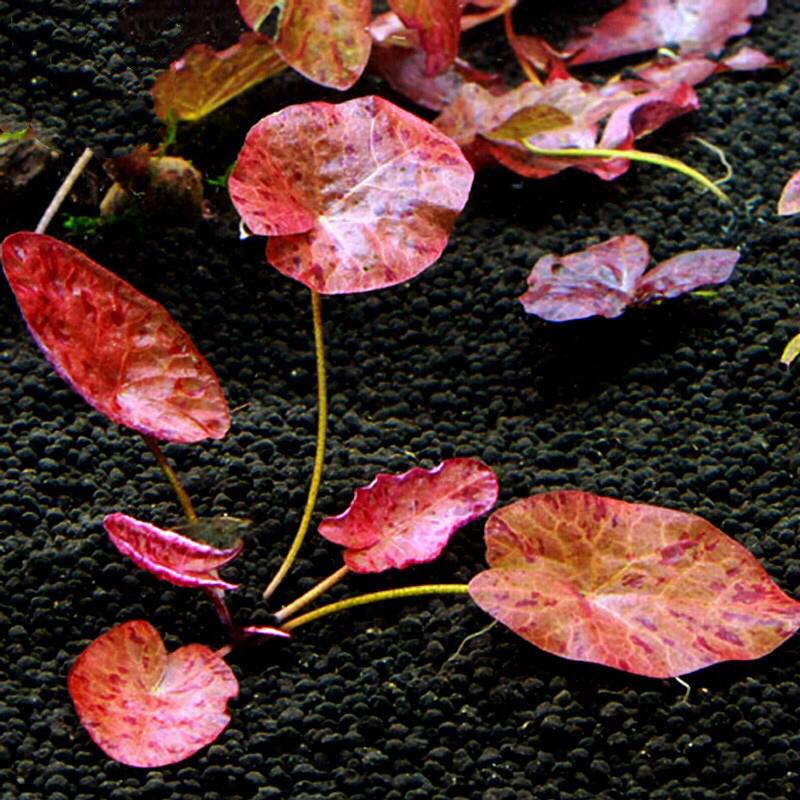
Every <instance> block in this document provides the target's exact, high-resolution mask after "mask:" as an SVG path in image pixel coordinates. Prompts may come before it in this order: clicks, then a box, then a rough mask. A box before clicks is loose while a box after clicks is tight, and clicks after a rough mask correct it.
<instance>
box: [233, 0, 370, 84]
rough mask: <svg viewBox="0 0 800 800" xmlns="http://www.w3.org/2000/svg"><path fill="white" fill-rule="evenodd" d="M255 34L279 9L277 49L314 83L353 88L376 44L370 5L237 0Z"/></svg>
mask: <svg viewBox="0 0 800 800" xmlns="http://www.w3.org/2000/svg"><path fill="white" fill-rule="evenodd" d="M238 5H239V12H240V13H241V15H242V18H243V19H244V21H245V22H246V23H247V24H248V25H249V26H250V27H251V28H253V29H254V30H257V29H258V27H259V26H260V25H261V24H262V23H263V22H264V20H265V19H266V18H267V16H268V15H269V13H270V12H271V11H272V10H273V9H274V8H276V7H280V17H279V20H278V35H277V38H276V40H275V49H276V50H277V51H278V53H279V54H280V56H281V58H282V59H283V60H284V61H285V62H286V63H287V64H288V65H289V66H290V67H292V68H293V69H295V70H297V71H298V72H299V73H300V74H301V75H304V76H305V77H306V78H308V79H309V80H312V81H314V82H315V83H319V84H321V85H322V86H331V87H333V88H334V89H349V88H350V87H351V86H352V85H353V84H354V83H355V82H356V81H357V80H358V79H359V77H360V76H361V73H362V72H363V71H364V67H365V66H366V64H367V59H368V58H369V51H370V47H371V45H372V41H371V39H370V35H369V33H368V31H367V26H368V25H369V21H370V0H238Z"/></svg>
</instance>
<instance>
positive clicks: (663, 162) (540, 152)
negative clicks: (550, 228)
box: [520, 139, 730, 203]
mask: <svg viewBox="0 0 800 800" xmlns="http://www.w3.org/2000/svg"><path fill="white" fill-rule="evenodd" d="M520 143H521V144H522V146H523V147H525V148H526V149H527V150H529V151H530V152H531V153H533V154H534V155H536V156H544V157H546V158H627V159H628V161H642V162H644V163H645V164H655V165H656V166H659V167H666V168H667V169H672V170H675V172H680V173H681V174H682V175H686V177H687V178H691V179H692V180H693V181H694V182H695V183H698V184H700V186H702V187H703V188H704V189H708V191H710V192H712V193H713V194H714V195H715V196H716V197H718V198H719V199H720V200H721V201H722V202H723V203H729V202H730V198H729V197H728V195H726V194H725V192H723V191H722V189H720V188H719V186H717V185H716V184H715V183H714V182H713V181H712V180H710V179H709V178H707V177H706V176H705V175H703V173H702V172H698V171H697V170H696V169H693V168H692V167H690V166H688V165H687V164H684V163H683V161H679V160H678V159H677V158H670V156H662V155H661V154H660V153H650V152H647V151H645V150H609V149H606V148H600V147H598V148H587V149H583V148H580V147H562V148H552V149H551V148H546V147H536V145H533V144H531V143H530V142H528V141H525V140H524V139H522V140H520Z"/></svg>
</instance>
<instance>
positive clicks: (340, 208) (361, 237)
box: [229, 97, 473, 294]
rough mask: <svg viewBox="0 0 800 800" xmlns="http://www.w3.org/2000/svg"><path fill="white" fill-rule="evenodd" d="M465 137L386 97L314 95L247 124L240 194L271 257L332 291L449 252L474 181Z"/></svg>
mask: <svg viewBox="0 0 800 800" xmlns="http://www.w3.org/2000/svg"><path fill="white" fill-rule="evenodd" d="M472 177H473V173H472V169H471V168H470V166H469V164H468V163H467V162H466V160H465V159H464V157H463V156H462V154H461V152H460V151H459V149H458V147H457V146H456V145H455V144H454V143H453V142H452V141H450V140H449V139H448V138H447V137H446V136H444V135H443V134H441V133H439V131H437V130H436V129H435V128H434V127H433V126H431V125H430V124H428V123H427V122H425V121H423V120H421V119H419V118H418V117H415V116H414V115H412V114H409V113H408V112H406V111H403V110H401V109H399V108H398V107H397V106H395V105H393V104H392V103H390V102H388V101H387V100H384V99H382V98H380V97H363V98H360V99H357V100H350V101H349V102H346V103H341V104H340V105H331V104H329V103H307V104H304V105H297V106H289V107H288V108H285V109H283V110H282V111H279V112H278V113H277V114H272V115H270V116H268V117H265V118H264V119H262V120H261V122H259V123H257V124H256V125H255V126H254V127H253V128H252V129H251V130H250V133H249V134H248V135H247V139H246V141H245V144H244V147H243V148H242V152H241V153H240V155H239V160H238V162H237V164H236V167H235V169H234V171H233V174H232V175H231V178H230V182H229V188H230V193H231V199H232V200H233V203H234V205H235V206H236V209H237V210H238V212H239V214H240V215H241V216H242V219H243V221H244V223H245V224H246V225H247V227H248V228H249V229H250V230H251V231H253V232H254V233H257V234H266V235H268V236H271V237H273V238H271V239H270V240H269V243H268V246H267V259H268V261H269V262H270V263H271V264H272V265H273V266H274V267H275V268H276V269H277V270H278V271H279V272H282V273H283V274H284V275H288V276H289V277H291V278H294V279H295V280H298V281H300V282H301V283H303V284H305V285H306V286H308V287H309V288H311V289H314V290H315V291H317V292H320V293H322V294H342V293H347V292H364V291H370V290H372V289H379V288H381V287H384V286H392V285H394V284H397V283H402V282H403V281H406V280H409V279H410V278H413V277H414V276H415V275H418V274H419V273H420V272H422V271H423V270H425V269H426V268H427V267H429V266H430V265H431V264H432V263H433V262H434V261H436V259H437V258H438V257H439V256H440V255H441V252H442V250H443V249H444V246H445V244H446V243H447V237H448V235H449V233H450V230H451V229H452V227H453V224H454V223H455V219H456V217H457V215H458V213H459V211H461V209H462V208H463V207H464V204H465V203H466V201H467V197H468V195H469V189H470V186H471V184H472Z"/></svg>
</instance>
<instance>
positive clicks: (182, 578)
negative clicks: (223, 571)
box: [103, 512, 243, 589]
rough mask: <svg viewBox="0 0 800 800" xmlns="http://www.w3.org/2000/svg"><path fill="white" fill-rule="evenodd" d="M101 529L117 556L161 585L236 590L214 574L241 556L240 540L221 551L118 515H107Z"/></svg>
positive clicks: (186, 537)
mask: <svg viewBox="0 0 800 800" xmlns="http://www.w3.org/2000/svg"><path fill="white" fill-rule="evenodd" d="M103 526H104V527H105V529H106V533H107V534H108V536H109V538H110V539H111V541H112V542H113V543H114V546H115V547H116V548H117V550H119V551H120V553H122V554H123V555H125V556H128V558H130V559H131V560H132V561H133V562H134V564H136V565H137V566H138V567H141V568H142V569H146V570H147V571H148V572H152V573H153V575H155V576H156V577H158V578H161V580H163V581H167V582H168V583H173V584H175V585H176V586H186V587H189V588H202V587H207V588H212V587H213V588H218V589H236V588H238V587H237V586H236V585H235V584H232V583H228V582H227V581H223V580H222V579H221V578H220V577H219V573H218V572H217V570H218V569H219V568H220V567H221V566H223V565H224V564H227V563H228V562H229V561H231V560H232V559H234V558H236V556H238V555H239V553H241V551H242V546H243V542H242V540H241V539H239V540H238V541H236V542H235V543H233V544H232V545H231V546H230V547H226V548H225V549H220V548H217V547H213V546H212V545H209V544H205V543H203V542H199V541H196V540H194V539H190V538H189V537H188V536H184V535H183V534H181V533H178V532H177V531H171V530H165V529H163V528H158V527H156V526H155V525H151V524H150V523H148V522H142V521H140V520H138V519H134V518H133V517H129V516H128V515H127V514H121V513H119V512H117V513H114V514H109V515H108V516H107V517H106V518H105V519H104V520H103Z"/></svg>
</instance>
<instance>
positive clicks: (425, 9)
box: [389, 0, 461, 77]
mask: <svg viewBox="0 0 800 800" xmlns="http://www.w3.org/2000/svg"><path fill="white" fill-rule="evenodd" d="M389 7H390V8H391V9H392V11H394V12H395V14H397V16H398V17H399V18H400V20H401V21H402V22H403V24H404V25H406V26H407V27H409V28H411V29H412V30H414V31H417V32H418V33H419V41H420V46H421V47H422V49H423V51H424V52H425V54H426V59H425V74H426V75H427V76H428V77H432V76H434V75H439V74H440V73H442V72H444V71H445V70H446V69H447V68H448V67H449V66H451V65H452V64H453V62H454V61H455V60H456V56H457V55H458V40H459V37H460V36H461V27H460V21H461V4H460V2H459V0H389Z"/></svg>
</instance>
